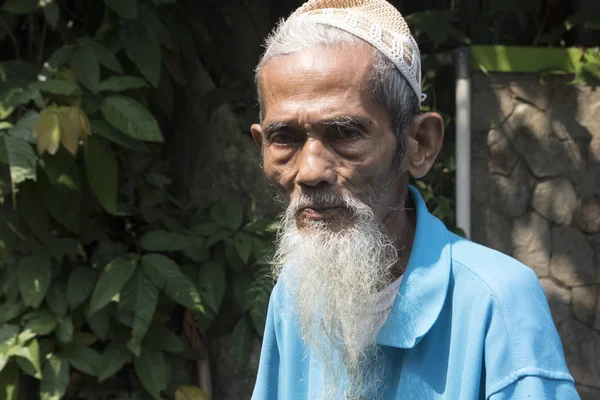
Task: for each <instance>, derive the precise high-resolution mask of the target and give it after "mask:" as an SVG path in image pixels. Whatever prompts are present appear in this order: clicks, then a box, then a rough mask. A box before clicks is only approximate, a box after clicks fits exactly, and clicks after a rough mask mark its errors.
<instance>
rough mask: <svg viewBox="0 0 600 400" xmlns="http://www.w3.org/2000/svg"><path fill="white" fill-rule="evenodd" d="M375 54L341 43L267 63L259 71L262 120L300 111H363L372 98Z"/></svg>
mask: <svg viewBox="0 0 600 400" xmlns="http://www.w3.org/2000/svg"><path fill="white" fill-rule="evenodd" d="M373 63H374V52H373V49H372V48H370V46H369V45H367V44H364V45H362V44H360V43H343V44H339V45H336V46H330V47H312V48H308V49H304V50H301V51H299V52H297V53H294V54H289V55H281V56H277V57H274V58H272V59H270V60H268V61H267V62H266V63H265V64H264V66H263V68H262V69H261V71H260V75H259V90H260V102H261V111H262V112H263V115H262V116H263V118H267V117H268V115H267V112H268V113H269V114H277V115H281V114H286V113H289V112H295V111H298V109H299V107H308V108H312V107H315V108H319V109H320V110H323V111H325V109H326V108H329V109H331V110H330V111H335V110H334V109H335V108H336V107H340V106H347V107H354V108H356V107H358V108H360V107H365V106H367V104H366V103H368V102H369V100H370V99H371V97H370V96H369V93H368V90H367V88H368V87H369V85H368V84H367V82H368V80H369V77H370V75H371V71H372V69H373Z"/></svg>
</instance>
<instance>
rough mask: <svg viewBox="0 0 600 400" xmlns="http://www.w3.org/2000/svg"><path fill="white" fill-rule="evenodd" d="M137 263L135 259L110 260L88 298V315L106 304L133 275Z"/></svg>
mask: <svg viewBox="0 0 600 400" xmlns="http://www.w3.org/2000/svg"><path fill="white" fill-rule="evenodd" d="M136 265H137V261H135V260H125V259H122V258H117V259H115V260H113V261H111V262H110V263H109V264H108V265H107V266H106V267H104V271H102V274H101V275H100V278H99V279H98V282H97V283H96V287H95V288H94V291H93V292H92V298H91V300H90V310H89V313H90V315H92V314H94V313H95V312H96V311H98V310H99V309H101V308H103V307H104V306H106V305H107V304H108V303H109V302H110V301H111V300H112V298H113V297H114V296H115V295H116V294H118V293H119V292H120V291H121V289H123V286H125V284H126V283H127V281H128V280H129V279H131V277H132V276H133V273H134V272H135V269H136Z"/></svg>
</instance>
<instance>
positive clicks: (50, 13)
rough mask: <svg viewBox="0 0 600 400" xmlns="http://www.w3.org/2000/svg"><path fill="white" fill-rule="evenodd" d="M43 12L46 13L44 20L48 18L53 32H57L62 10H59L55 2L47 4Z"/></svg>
mask: <svg viewBox="0 0 600 400" xmlns="http://www.w3.org/2000/svg"><path fill="white" fill-rule="evenodd" d="M42 11H43V12H44V18H46V21H48V25H50V26H51V27H52V29H53V30H56V26H57V25H58V20H59V18H60V9H59V8H58V4H56V3H55V2H50V3H46V5H45V6H44V8H43V9H42Z"/></svg>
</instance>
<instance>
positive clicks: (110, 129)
mask: <svg viewBox="0 0 600 400" xmlns="http://www.w3.org/2000/svg"><path fill="white" fill-rule="evenodd" d="M92 129H93V131H94V132H95V133H97V134H98V135H100V136H102V137H103V138H105V139H108V140H110V141H111V142H113V143H116V144H118V145H119V146H122V147H125V148H127V149H130V150H134V151H147V150H148V148H147V147H146V145H145V144H144V142H141V141H139V140H136V139H133V138H132V137H130V136H127V135H125V134H124V133H123V132H121V131H120V130H118V129H117V128H115V127H114V126H112V125H109V124H108V123H106V121H102V120H94V121H92Z"/></svg>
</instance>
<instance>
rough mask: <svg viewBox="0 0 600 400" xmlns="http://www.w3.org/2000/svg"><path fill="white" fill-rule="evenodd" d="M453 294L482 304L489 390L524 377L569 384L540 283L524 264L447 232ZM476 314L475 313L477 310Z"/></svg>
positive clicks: (569, 377) (478, 305)
mask: <svg viewBox="0 0 600 400" xmlns="http://www.w3.org/2000/svg"><path fill="white" fill-rule="evenodd" d="M450 243H451V246H452V274H453V278H454V290H453V296H454V298H455V300H456V299H460V298H462V299H463V300H464V303H467V304H469V306H470V307H472V308H484V310H480V311H483V314H484V315H485V316H486V320H485V324H486V326H485V339H484V341H485V344H484V362H485V368H486V371H487V376H486V381H487V382H486V383H487V385H486V387H487V390H488V391H489V393H493V392H496V391H498V390H501V389H502V388H504V387H507V386H508V385H510V384H512V383H514V382H515V381H516V380H518V379H520V378H522V377H525V376H538V377H541V378H545V379H554V380H556V379H558V380H564V381H568V382H572V378H571V376H570V375H569V372H568V370H567V367H566V364H565V361H564V355H563V350H562V344H561V342H560V338H559V336H558V333H557V331H556V327H555V326H554V322H553V321H552V315H551V314H550V309H549V307H548V302H547V300H546V296H545V294H544V291H543V289H542V287H541V285H540V282H539V280H538V278H537V276H536V275H535V273H534V272H533V270H531V269H530V268H528V267H527V266H525V265H523V264H522V263H520V262H519V261H517V260H515V259H514V258H512V257H509V256H507V255H505V254H502V253H500V252H498V251H495V250H492V249H489V248H486V247H484V246H481V245H478V244H476V243H473V242H471V241H469V240H466V239H463V238H460V237H458V236H456V235H453V234H450ZM479 315H481V314H479Z"/></svg>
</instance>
